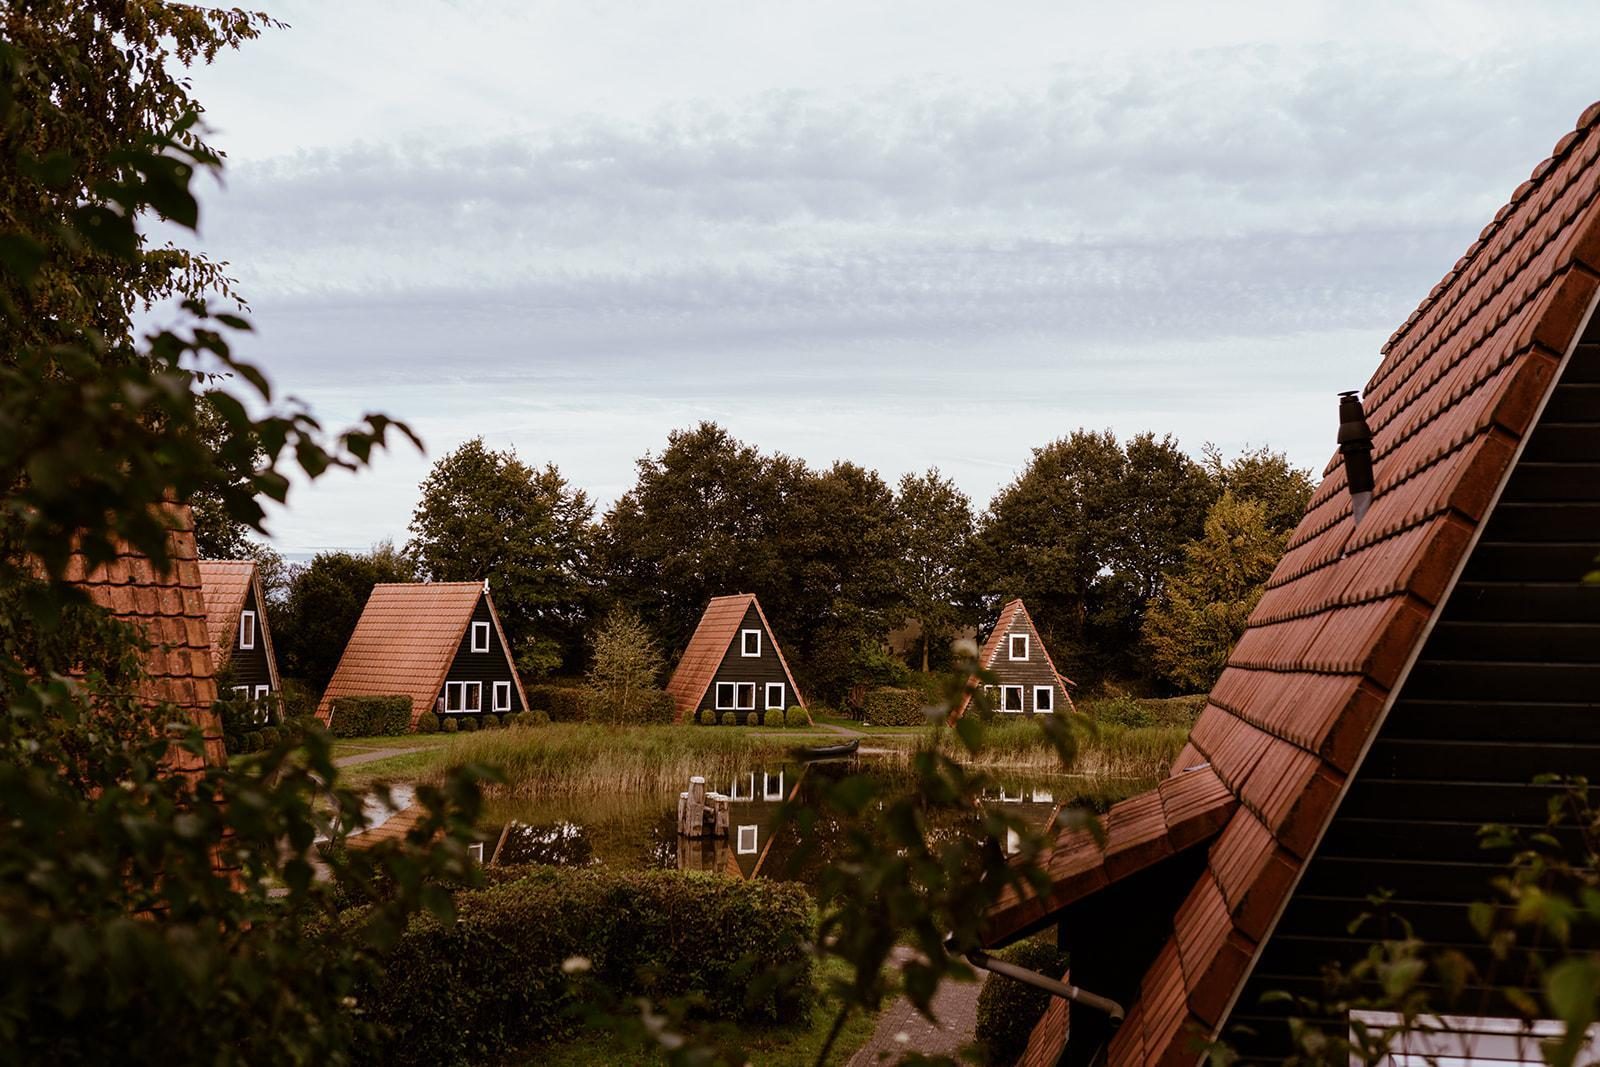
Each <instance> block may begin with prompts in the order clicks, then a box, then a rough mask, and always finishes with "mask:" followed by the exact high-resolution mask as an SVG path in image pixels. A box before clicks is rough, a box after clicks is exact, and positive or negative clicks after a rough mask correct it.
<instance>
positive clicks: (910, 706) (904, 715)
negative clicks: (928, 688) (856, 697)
mask: <svg viewBox="0 0 1600 1067" xmlns="http://www.w3.org/2000/svg"><path fill="white" fill-rule="evenodd" d="M926 706H927V702H926V701H924V700H923V699H922V693H921V691H919V690H916V689H896V688H894V687H892V686H881V687H879V688H877V689H871V690H868V691H867V695H866V697H865V698H864V699H863V700H862V701H861V718H862V720H863V721H864V722H867V723H870V724H871V725H873V726H923V725H925V724H926V723H927V721H928V717H927V716H926V715H925V714H923V711H922V709H923V708H924V707H926Z"/></svg>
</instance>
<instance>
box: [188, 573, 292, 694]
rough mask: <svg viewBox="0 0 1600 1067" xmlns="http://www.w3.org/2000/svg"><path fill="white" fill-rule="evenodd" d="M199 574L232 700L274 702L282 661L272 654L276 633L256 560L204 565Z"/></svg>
mask: <svg viewBox="0 0 1600 1067" xmlns="http://www.w3.org/2000/svg"><path fill="white" fill-rule="evenodd" d="M199 568H200V584H201V587H202V590H203V591H204V593H205V598H206V629H207V630H208V631H209V632H210V637H211V657H212V660H213V665H214V666H215V667H216V670H217V673H218V674H221V673H222V672H223V671H224V670H226V671H227V673H228V680H227V685H228V686H229V688H230V689H231V695H232V696H233V698H234V699H237V700H246V701H267V700H270V699H272V698H273V697H275V696H276V694H277V693H278V692H279V690H280V689H281V688H282V686H281V684H280V683H279V681H278V657H277V655H276V654H275V653H274V652H273V649H272V627H270V626H269V625H267V612H266V597H265V596H264V595H263V593H262V591H261V571H260V568H258V567H257V566H256V561H255V560H253V559H203V560H201V561H200V562H199ZM220 695H221V696H223V697H228V696H229V695H230V694H229V693H228V692H223V693H221V694H220Z"/></svg>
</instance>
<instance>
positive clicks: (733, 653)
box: [700, 604, 797, 715]
mask: <svg viewBox="0 0 1600 1067" xmlns="http://www.w3.org/2000/svg"><path fill="white" fill-rule="evenodd" d="M746 630H760V631H761V655H759V656H746V655H743V654H742V653H743V647H742V646H743V642H744V631H746ZM718 682H754V683H755V686H756V711H757V712H758V713H759V712H764V711H765V710H766V707H767V683H768V682H782V683H783V705H784V707H785V708H789V707H793V706H794V704H795V703H797V702H796V700H795V693H794V687H793V686H791V685H790V684H789V678H788V675H787V673H786V672H785V671H784V669H783V661H782V660H780V659H779V658H778V645H777V642H775V641H774V640H773V639H772V634H770V633H768V632H767V628H766V627H765V626H762V625H761V615H760V614H759V613H758V612H757V611H756V608H755V605H754V604H752V605H750V607H749V608H747V609H746V610H745V613H744V619H743V621H741V622H740V623H739V631H738V633H735V634H734V635H733V641H732V642H731V643H730V644H729V645H728V651H727V652H725V653H723V656H722V663H721V664H720V665H719V666H718V667H717V673H716V677H714V678H712V680H711V684H710V685H709V686H707V687H706V695H705V696H704V697H702V698H701V699H700V707H701V708H711V709H713V710H714V709H715V708H716V706H717V683H718ZM718 714H719V715H720V714H721V713H720V712H718Z"/></svg>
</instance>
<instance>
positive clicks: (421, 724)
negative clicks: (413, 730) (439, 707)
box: [417, 708, 439, 734]
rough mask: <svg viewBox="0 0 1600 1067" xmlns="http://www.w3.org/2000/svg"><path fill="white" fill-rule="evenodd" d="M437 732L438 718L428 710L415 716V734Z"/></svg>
mask: <svg viewBox="0 0 1600 1067" xmlns="http://www.w3.org/2000/svg"><path fill="white" fill-rule="evenodd" d="M438 732H439V716H438V715H437V714H436V713H434V711H433V710H432V709H431V708H430V709H429V710H427V711H425V712H423V713H422V714H421V715H418V716H417V733H419V734H436V733H438Z"/></svg>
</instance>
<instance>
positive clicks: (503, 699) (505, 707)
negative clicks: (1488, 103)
mask: <svg viewBox="0 0 1600 1067" xmlns="http://www.w3.org/2000/svg"><path fill="white" fill-rule="evenodd" d="M494 710H495V711H510V710H511V683H510V682H496V683H494Z"/></svg>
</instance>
